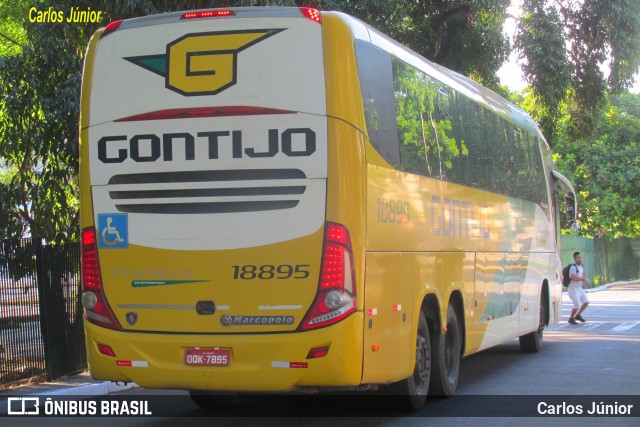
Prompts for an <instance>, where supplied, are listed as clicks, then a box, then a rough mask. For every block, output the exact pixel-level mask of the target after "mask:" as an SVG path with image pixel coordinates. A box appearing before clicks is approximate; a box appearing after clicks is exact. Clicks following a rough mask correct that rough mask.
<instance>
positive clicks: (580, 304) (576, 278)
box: [567, 252, 589, 325]
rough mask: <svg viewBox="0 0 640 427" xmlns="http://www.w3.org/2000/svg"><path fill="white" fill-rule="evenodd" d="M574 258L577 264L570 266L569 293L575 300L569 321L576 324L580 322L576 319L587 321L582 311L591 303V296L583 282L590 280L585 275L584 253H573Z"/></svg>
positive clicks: (572, 299) (573, 300)
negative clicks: (588, 295)
mask: <svg viewBox="0 0 640 427" xmlns="http://www.w3.org/2000/svg"><path fill="white" fill-rule="evenodd" d="M573 260H574V261H575V264H573V265H572V266H571V267H570V268H569V276H570V277H571V283H569V289H568V291H567V293H568V294H569V298H571V301H572V302H573V308H572V309H571V316H570V317H569V323H571V324H572V325H576V324H577V323H578V322H576V320H579V321H581V322H586V320H584V317H582V312H583V311H584V309H585V308H587V306H588V305H589V298H588V297H587V292H586V291H585V290H584V288H583V284H584V283H585V282H588V281H589V279H588V278H587V276H585V275H584V266H583V265H582V255H581V254H580V252H574V253H573Z"/></svg>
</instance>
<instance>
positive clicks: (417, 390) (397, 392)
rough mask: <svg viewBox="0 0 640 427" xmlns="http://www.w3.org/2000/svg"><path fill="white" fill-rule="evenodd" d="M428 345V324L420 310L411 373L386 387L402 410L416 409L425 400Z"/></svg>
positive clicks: (428, 373)
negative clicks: (414, 361) (413, 363)
mask: <svg viewBox="0 0 640 427" xmlns="http://www.w3.org/2000/svg"><path fill="white" fill-rule="evenodd" d="M430 346H431V341H430V339H429V325H428V324H427V318H426V317H425V315H424V313H423V312H422V311H421V312H420V317H419V319H418V330H417V333H416V364H415V366H414V368H413V374H412V375H411V376H410V377H409V378H406V379H404V380H402V381H399V382H397V383H393V384H391V385H390V386H389V388H388V393H389V394H390V395H392V397H393V399H394V403H395V405H396V406H397V407H398V408H399V409H402V410H403V411H408V412H414V411H418V410H420V409H421V408H422V407H423V406H424V404H425V402H426V400H427V394H428V392H429V377H430V375H431V349H430Z"/></svg>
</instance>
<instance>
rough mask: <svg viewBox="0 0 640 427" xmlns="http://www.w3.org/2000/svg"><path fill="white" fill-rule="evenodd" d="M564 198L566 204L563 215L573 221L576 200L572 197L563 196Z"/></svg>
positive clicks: (574, 218)
mask: <svg viewBox="0 0 640 427" xmlns="http://www.w3.org/2000/svg"><path fill="white" fill-rule="evenodd" d="M564 200H565V203H566V204H567V210H566V211H565V217H566V218H567V221H569V222H574V221H575V220H576V200H575V199H574V198H573V197H565V199H564Z"/></svg>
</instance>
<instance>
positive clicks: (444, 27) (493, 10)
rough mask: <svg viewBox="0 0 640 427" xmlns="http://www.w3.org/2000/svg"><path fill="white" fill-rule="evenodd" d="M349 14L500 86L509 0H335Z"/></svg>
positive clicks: (441, 61) (331, 4)
mask: <svg viewBox="0 0 640 427" xmlns="http://www.w3.org/2000/svg"><path fill="white" fill-rule="evenodd" d="M321 3H322V6H326V7H329V8H331V7H335V8H337V9H339V10H342V11H344V12H346V13H349V14H351V15H353V16H355V17H357V18H360V19H361V20H363V21H364V22H366V23H368V24H370V25H371V26H373V27H374V28H376V29H377V30H379V31H381V32H383V33H385V34H387V35H388V36H390V37H392V38H394V39H396V40H398V41H399V42H400V43H402V44H404V45H406V46H408V47H410V48H411V49H413V50H414V51H416V52H417V53H419V54H421V55H422V56H424V57H425V58H427V59H429V60H431V61H433V62H436V63H438V64H440V65H443V66H445V67H447V68H450V69H452V70H454V71H457V72H459V73H461V74H464V75H466V76H470V77H472V78H473V79H475V80H476V81H478V82H480V83H482V84H484V85H486V86H488V87H491V88H493V89H497V88H498V79H497V77H496V73H497V71H498V69H499V68H500V67H501V66H502V64H503V63H504V61H505V60H506V58H507V56H508V53H509V50H510V45H509V41H508V39H507V38H506V37H505V36H504V34H503V32H502V27H503V24H504V21H505V19H506V8H507V6H508V5H509V3H510V0H452V1H433V0H399V1H385V0H356V1H353V0H343V1H340V0H336V1H327V2H321Z"/></svg>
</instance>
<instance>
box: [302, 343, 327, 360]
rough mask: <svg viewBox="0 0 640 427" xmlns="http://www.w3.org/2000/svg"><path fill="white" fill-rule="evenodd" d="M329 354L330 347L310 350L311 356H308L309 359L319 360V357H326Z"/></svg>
mask: <svg viewBox="0 0 640 427" xmlns="http://www.w3.org/2000/svg"><path fill="white" fill-rule="evenodd" d="M327 353H329V346H324V347H315V348H312V349H311V350H309V354H307V359H317V358H319V357H324V356H326V355H327Z"/></svg>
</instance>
